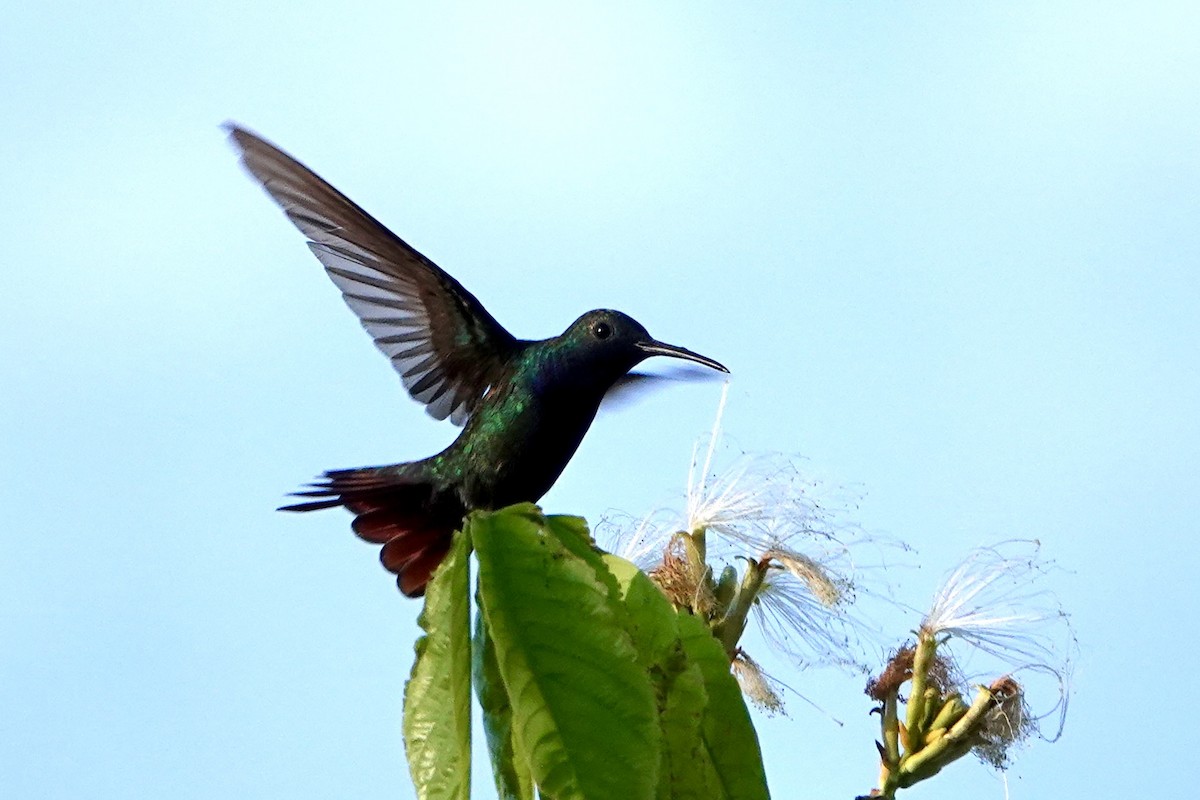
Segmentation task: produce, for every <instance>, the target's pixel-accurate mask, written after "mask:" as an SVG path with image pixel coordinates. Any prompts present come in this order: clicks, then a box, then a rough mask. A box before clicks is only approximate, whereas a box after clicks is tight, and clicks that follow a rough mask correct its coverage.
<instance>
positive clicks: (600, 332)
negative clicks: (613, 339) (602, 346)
mask: <svg viewBox="0 0 1200 800" xmlns="http://www.w3.org/2000/svg"><path fill="white" fill-rule="evenodd" d="M592 335H593V336H595V337H596V338H597V339H607V338H608V337H610V336H612V325H609V324H608V323H607V322H597V323H596V324H595V325H593V326H592Z"/></svg>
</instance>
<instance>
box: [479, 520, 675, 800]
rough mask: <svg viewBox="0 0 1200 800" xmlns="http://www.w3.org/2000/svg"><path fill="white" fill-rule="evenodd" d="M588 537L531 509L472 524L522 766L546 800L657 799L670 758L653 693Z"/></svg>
mask: <svg viewBox="0 0 1200 800" xmlns="http://www.w3.org/2000/svg"><path fill="white" fill-rule="evenodd" d="M564 524H565V526H566V528H565V529H563V526H564ZM579 528H580V526H579V525H578V524H576V523H572V522H570V521H569V520H568V521H566V522H564V521H563V520H555V521H552V522H548V521H547V519H546V518H545V517H543V516H542V514H541V512H540V511H539V510H538V509H537V507H536V506H533V505H531V504H523V505H519V506H513V507H510V508H507V509H503V510H501V511H498V512H495V513H491V514H475V515H472V516H471V518H470V519H469V521H468V529H469V531H470V533H471V539H472V541H473V542H474V544H475V548H476V553H477V556H478V559H479V584H480V600H481V605H482V609H483V614H484V619H485V622H486V624H487V625H488V627H489V629H490V632H491V636H492V640H493V642H494V643H495V647H496V661H497V665H498V667H499V671H500V675H501V677H502V679H503V682H504V685H505V686H506V687H508V694H509V699H510V701H511V703H512V714H513V733H514V742H515V745H516V748H515V749H516V753H515V757H516V760H520V759H522V758H525V759H526V760H527V761H528V763H529V764H530V766H531V769H532V772H533V776H534V779H535V781H536V783H537V785H538V787H539V791H540V792H541V793H542V795H543V796H549V797H553V798H555V799H556V800H651V798H653V797H654V796H655V787H656V785H657V780H658V765H659V753H660V747H661V733H660V730H659V724H658V719H657V713H656V708H655V699H654V693H653V690H652V688H651V684H650V680H649V678H648V677H647V675H646V672H645V670H643V669H642V667H641V666H640V665H639V663H638V654H637V651H636V649H635V648H634V645H633V641H632V639H631V637H630V635H629V633H628V632H627V631H626V630H625V627H624V625H623V624H622V620H623V618H624V615H625V611H624V608H623V607H622V606H621V604H620V602H619V600H618V599H617V598H616V593H617V590H616V581H615V579H613V578H612V576H611V574H610V573H609V572H608V570H607V569H606V568H604V565H603V562H602V561H601V560H600V558H599V555H598V554H596V553H595V551H594V550H592V549H591V546H590V544H589V543H588V541H586V540H584V539H583V538H581V537H580V535H579ZM556 529H559V530H556Z"/></svg>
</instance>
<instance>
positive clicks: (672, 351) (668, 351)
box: [637, 339, 729, 372]
mask: <svg viewBox="0 0 1200 800" xmlns="http://www.w3.org/2000/svg"><path fill="white" fill-rule="evenodd" d="M637 346H638V349H639V350H644V351H646V353H648V354H649V355H652V356H670V357H671V358H682V359H683V360H684V361H695V362H696V363H697V364H703V365H704V366H706V367H712V368H713V369H715V370H719V371H721V372H729V370H728V369H727V368H726V367H725V365H724V364H722V363H721V362H719V361H714V360H712V359H711V358H709V357H708V356H702V355H700V354H699V353H693V352H692V351H691V350H688V349H687V348H685V347H676V346H675V345H673V344H667V343H666V342H660V341H658V340H656V339H650V340H649V341H645V342H638V343H637Z"/></svg>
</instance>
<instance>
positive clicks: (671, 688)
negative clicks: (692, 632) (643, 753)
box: [660, 664, 728, 800]
mask: <svg viewBox="0 0 1200 800" xmlns="http://www.w3.org/2000/svg"><path fill="white" fill-rule="evenodd" d="M666 690H667V695H666V703H665V706H664V708H663V710H662V727H663V772H664V773H665V774H666V776H667V780H666V781H664V782H663V785H662V786H661V787H660V797H668V798H671V800H724V798H726V797H728V795H727V794H726V793H725V791H724V788H723V786H722V783H721V777H720V775H718V774H717V768H716V766H715V765H714V764H713V760H712V757H711V755H710V754H709V751H708V746H707V744H706V740H705V738H704V732H703V723H704V718H705V708H706V707H707V705H708V692H707V691H706V690H705V688H704V674H703V673H702V672H701V671H700V667H699V666H698V665H696V664H688V665H687V666H686V668H685V669H684V670H683V671H682V672H679V673H678V674H675V675H672V676H671V677H670V679H669V680H668V681H667V684H666ZM718 746H720V745H718Z"/></svg>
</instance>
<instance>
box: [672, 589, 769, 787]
mask: <svg viewBox="0 0 1200 800" xmlns="http://www.w3.org/2000/svg"><path fill="white" fill-rule="evenodd" d="M679 636H680V640H681V641H682V642H683V649H684V651H685V652H686V653H687V656H688V660H689V661H690V662H691V663H693V664H695V665H696V666H697V667H699V669H700V672H701V674H702V675H703V676H704V688H705V691H706V692H707V694H708V706H707V707H706V708H705V711H704V720H703V721H702V723H701V731H702V735H703V739H704V745H705V747H706V748H707V750H708V755H709V758H710V759H711V761H712V764H713V766H714V767H715V768H716V773H717V777H718V779H719V780H720V786H721V789H722V791H723V792H724V796H726V797H728V798H729V800H767V798H769V797H770V793H769V792H768V791H767V776H766V773H765V772H764V771H763V765H762V753H761V752H760V751H759V748H758V734H756V733H755V731H754V726H753V725H752V724H751V722H750V712H749V711H747V710H746V702H745V700H744V699H743V698H742V690H741V688H740V687H739V686H738V683H737V680H736V679H735V678H734V677H733V675H732V674H730V672H729V658H728V657H727V656H726V655H725V649H724V648H723V647H721V645H720V643H719V642H718V641H717V640H716V639H714V638H713V635H712V633H711V632H710V631H709V629H708V626H707V625H705V624H704V623H703V622H701V621H700V620H699V619H698V618H696V617H694V616H692V615H691V614H687V613H681V614H680V615H679Z"/></svg>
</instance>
